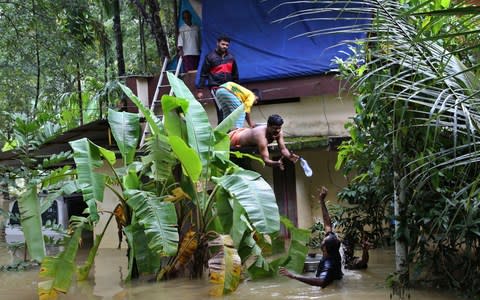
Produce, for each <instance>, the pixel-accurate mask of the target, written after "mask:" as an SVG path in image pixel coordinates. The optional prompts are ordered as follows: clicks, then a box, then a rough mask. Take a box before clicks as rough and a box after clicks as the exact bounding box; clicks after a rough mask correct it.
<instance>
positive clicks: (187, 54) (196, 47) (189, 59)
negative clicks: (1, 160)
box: [177, 10, 200, 72]
mask: <svg viewBox="0 0 480 300" xmlns="http://www.w3.org/2000/svg"><path fill="white" fill-rule="evenodd" d="M182 19H183V22H185V24H183V25H182V26H181V27H180V29H179V32H178V44H177V49H178V55H179V56H181V57H182V59H183V69H184V70H185V72H188V71H192V70H196V69H197V68H198V62H199V60H200V29H199V28H198V26H197V25H194V24H192V13H191V12H190V11H188V10H184V11H183V12H182Z"/></svg>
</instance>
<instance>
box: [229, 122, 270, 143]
mask: <svg viewBox="0 0 480 300" xmlns="http://www.w3.org/2000/svg"><path fill="white" fill-rule="evenodd" d="M273 141H274V138H273V137H270V140H269V138H268V137H267V126H266V125H261V126H257V127H254V128H243V130H242V132H241V134H240V135H239V137H238V142H237V143H236V144H237V145H241V146H242V147H245V146H258V145H260V144H267V145H268V144H270V143H272V142H273Z"/></svg>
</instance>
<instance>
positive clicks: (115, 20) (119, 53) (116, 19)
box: [113, 0, 125, 77]
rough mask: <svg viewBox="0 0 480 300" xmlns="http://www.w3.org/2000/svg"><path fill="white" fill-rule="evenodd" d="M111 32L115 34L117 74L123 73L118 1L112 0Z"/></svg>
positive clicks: (123, 63)
mask: <svg viewBox="0 0 480 300" xmlns="http://www.w3.org/2000/svg"><path fill="white" fill-rule="evenodd" d="M113 32H114V34H115V50H116V54H117V65H118V76H119V77H122V76H124V75H125V58H124V56H123V37H122V23H121V19H120V1H119V0H114V1H113Z"/></svg>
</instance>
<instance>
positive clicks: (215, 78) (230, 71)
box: [197, 36, 238, 122]
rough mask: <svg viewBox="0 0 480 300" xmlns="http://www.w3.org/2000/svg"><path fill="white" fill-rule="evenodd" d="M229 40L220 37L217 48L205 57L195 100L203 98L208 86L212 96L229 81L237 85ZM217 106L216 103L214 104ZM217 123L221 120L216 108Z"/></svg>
mask: <svg viewBox="0 0 480 300" xmlns="http://www.w3.org/2000/svg"><path fill="white" fill-rule="evenodd" d="M229 46H230V38H229V37H228V36H220V37H218V38H217V47H216V48H215V50H213V51H212V52H210V53H209V54H208V55H207V56H205V60H204V61H203V65H202V69H201V71H200V82H199V84H198V86H197V98H199V99H201V98H203V91H202V89H203V88H204V87H205V86H208V87H209V89H210V91H211V92H212V93H213V94H214V93H215V90H216V89H217V88H218V87H219V86H220V85H221V84H224V83H226V82H229V81H233V82H236V83H238V68H237V63H236V61H235V58H234V57H233V55H232V54H231V53H230V52H228V47H229ZM215 105H216V106H217V103H216V102H215ZM217 117H218V122H221V120H223V116H222V113H221V111H220V108H219V107H218V106H217Z"/></svg>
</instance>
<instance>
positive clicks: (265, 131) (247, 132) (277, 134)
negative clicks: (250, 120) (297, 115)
mask: <svg viewBox="0 0 480 300" xmlns="http://www.w3.org/2000/svg"><path fill="white" fill-rule="evenodd" d="M282 125H283V119H282V117H280V116H279V115H271V116H270V117H268V121H267V126H265V125H263V126H257V127H254V128H238V129H236V130H233V131H231V132H230V133H229V134H228V135H229V136H230V145H231V146H232V147H237V148H240V147H245V146H257V147H258V152H259V153H260V156H261V157H262V159H263V161H264V162H265V165H267V166H269V167H279V168H280V170H283V169H284V168H283V162H282V159H283V158H284V157H285V158H288V159H289V160H290V161H292V162H294V163H295V162H297V160H298V155H296V154H294V153H290V151H288V149H287V147H286V146H285V142H284V140H283V133H282ZM273 141H277V144H278V148H279V149H280V152H281V153H282V156H281V157H280V159H279V160H272V159H270V153H269V152H268V144H270V143H272V142H273Z"/></svg>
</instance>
